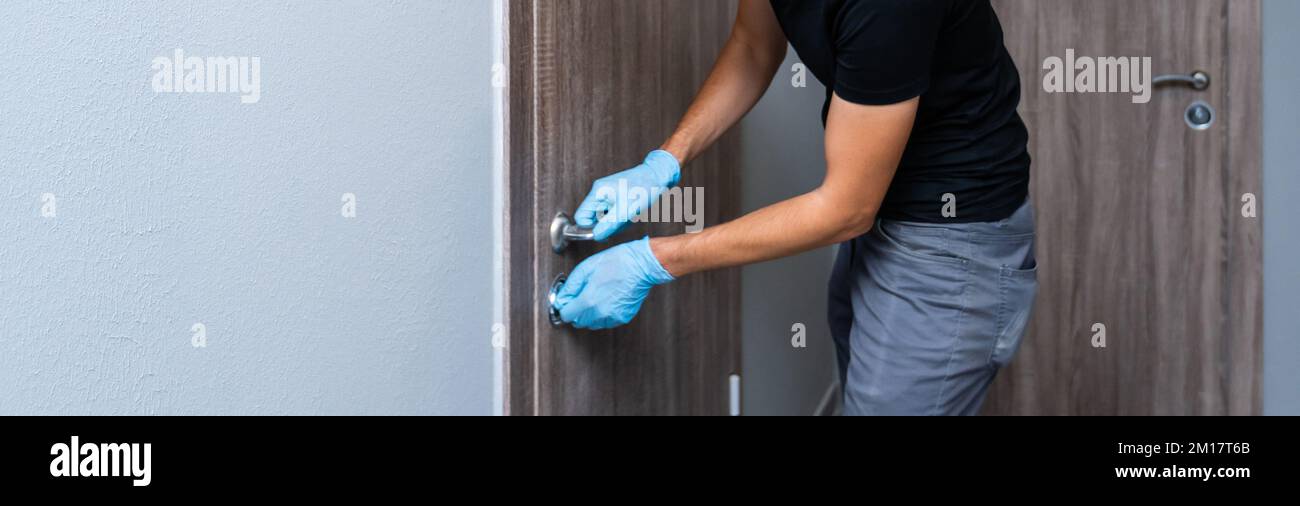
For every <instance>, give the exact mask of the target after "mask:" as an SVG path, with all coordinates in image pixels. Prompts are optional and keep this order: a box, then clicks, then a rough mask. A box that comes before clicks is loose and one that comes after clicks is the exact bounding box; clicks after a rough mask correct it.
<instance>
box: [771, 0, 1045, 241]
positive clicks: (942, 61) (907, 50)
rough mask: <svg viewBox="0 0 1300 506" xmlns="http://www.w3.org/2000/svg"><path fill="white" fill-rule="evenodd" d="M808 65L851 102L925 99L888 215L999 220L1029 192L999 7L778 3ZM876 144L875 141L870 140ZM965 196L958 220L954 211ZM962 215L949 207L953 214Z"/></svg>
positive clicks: (929, 2) (967, 2) (963, 0)
mask: <svg viewBox="0 0 1300 506" xmlns="http://www.w3.org/2000/svg"><path fill="white" fill-rule="evenodd" d="M771 2H772V7H773V9H775V10H776V15H777V17H778V18H779V19H780V22H781V26H782V28H783V29H784V30H785V34H786V37H787V38H788V39H789V40H790V44H791V45H792V46H794V49H795V51H797V52H798V53H799V57H800V58H801V59H802V60H803V63H804V65H806V66H807V67H808V69H809V70H811V71H812V73H813V75H815V76H816V77H817V79H818V80H820V81H821V82H822V83H823V84H825V85H826V88H827V90H826V97H827V98H826V107H825V109H823V111H822V120H823V121H825V119H826V113H827V111H829V108H830V99H831V95H832V93H834V94H836V95H839V97H840V98H842V99H844V100H847V101H849V102H853V103H857V104H863V105H887V104H895V103H899V102H903V101H906V100H910V99H912V98H915V97H918V96H919V97H921V100H920V105H919V110H918V111H917V118H916V125H915V126H914V127H913V130H912V136H911V139H910V140H909V141H908V143H907V150H906V151H905V152H904V154H903V159H902V163H900V164H899V167H898V173H897V175H896V176H895V177H894V182H893V184H892V185H891V186H890V188H889V193H888V195H887V196H886V197H885V202H884V204H883V207H882V208H881V211H880V217H881V218H886V219H892V220H904V221H919V222H927V223H944V222H956V223H971V222H985V221H998V220H1001V219H1005V218H1007V217H1008V216H1011V214H1012V213H1014V212H1015V211H1016V209H1018V208H1019V207H1020V206H1021V205H1022V204H1024V202H1025V199H1026V198H1027V197H1028V194H1029V162H1030V160H1029V151H1028V149H1027V144H1028V139H1029V133H1028V131H1027V130H1026V129H1025V124H1024V122H1023V121H1021V119H1020V115H1019V114H1018V113H1016V107H1017V106H1018V105H1019V104H1020V76H1019V73H1018V72H1017V70H1016V66H1015V63H1014V62H1013V61H1012V60H1011V55H1010V54H1009V53H1008V52H1007V49H1006V46H1004V45H1003V41H1002V25H1001V23H1000V22H999V21H998V18H997V14H996V13H994V12H993V7H992V6H991V5H990V4H989V0H771ZM863 142H871V139H863ZM948 194H951V195H952V196H953V197H955V211H956V213H955V217H945V216H944V207H945V204H948V203H950V202H951V201H952V200H953V199H952V198H951V197H947V195H948ZM952 209H953V207H952V206H950V207H949V210H952Z"/></svg>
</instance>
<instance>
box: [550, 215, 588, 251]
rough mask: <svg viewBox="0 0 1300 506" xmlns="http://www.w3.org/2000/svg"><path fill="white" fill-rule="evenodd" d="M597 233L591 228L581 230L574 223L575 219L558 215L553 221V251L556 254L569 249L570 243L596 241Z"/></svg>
mask: <svg viewBox="0 0 1300 506" xmlns="http://www.w3.org/2000/svg"><path fill="white" fill-rule="evenodd" d="M594 240H596V232H595V231H594V230H592V229H590V228H581V227H579V226H578V225H576V224H574V223H573V218H570V217H569V215H568V214H565V213H563V212H560V213H556V214H555V219H554V220H551V249H552V250H554V251H555V253H556V254H561V253H564V250H567V249H569V243H572V242H575V241H594Z"/></svg>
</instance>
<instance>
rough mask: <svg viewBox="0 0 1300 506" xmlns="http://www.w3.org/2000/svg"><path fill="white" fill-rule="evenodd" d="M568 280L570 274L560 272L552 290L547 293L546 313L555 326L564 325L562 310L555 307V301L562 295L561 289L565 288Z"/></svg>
mask: <svg viewBox="0 0 1300 506" xmlns="http://www.w3.org/2000/svg"><path fill="white" fill-rule="evenodd" d="M568 280H569V278H568V276H565V275H564V274H560V275H559V276H558V277H556V278H555V282H554V283H551V292H550V293H549V294H547V295H546V315H547V316H548V317H550V320H551V325H552V326H555V327H559V326H560V325H564V318H561V317H560V310H559V309H558V308H556V307H555V302H556V300H557V299H558V298H559V297H560V289H561V288H564V283H565V282H566V281H568Z"/></svg>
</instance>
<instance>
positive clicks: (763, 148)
mask: <svg viewBox="0 0 1300 506" xmlns="http://www.w3.org/2000/svg"><path fill="white" fill-rule="evenodd" d="M798 61H799V60H798V56H797V55H795V52H794V50H793V49H791V50H790V51H789V53H788V56H787V58H786V62H785V63H784V64H783V65H782V67H781V71H780V72H778V73H777V75H776V78H775V80H774V81H773V83H772V87H771V89H769V90H768V92H767V95H765V96H764V97H763V100H762V101H761V102H760V103H759V104H758V106H757V107H755V108H754V111H753V112H751V113H750V115H749V116H748V117H746V118H745V120H744V122H742V123H741V144H742V157H741V163H742V166H741V167H742V169H741V170H742V174H743V176H742V178H741V179H742V185H741V187H742V190H741V192H742V200H741V202H742V207H743V208H744V210H745V211H746V212H749V211H754V210H757V209H760V208H763V207H765V206H768V205H771V204H774V203H776V202H779V201H781V200H785V199H788V198H792V197H795V196H797V195H800V194H802V193H806V192H809V191H812V190H814V189H816V188H817V187H818V186H819V185H820V184H821V182H822V179H823V178H824V177H825V176H826V158H825V149H824V147H823V143H822V140H823V133H824V130H823V128H822V124H821V112H822V103H823V102H824V101H825V99H826V88H825V87H823V86H822V85H821V83H820V82H818V81H817V78H815V77H813V75H812V73H811V72H808V73H806V78H807V81H806V84H807V87H804V88H796V87H795V86H793V84H792V81H791V78H792V77H793V75H794V74H793V73H792V72H791V67H792V66H793V65H794V64H795V63H797V62H798ZM833 261H834V254H833V252H832V251H831V250H819V251H814V252H811V253H806V254H803V255H799V256H796V257H793V258H787V259H783V260H778V261H775V262H768V263H765V264H759V265H753V266H749V267H746V268H745V269H744V271H743V273H742V275H741V283H742V295H743V300H742V304H741V316H742V319H743V321H742V325H741V329H742V332H743V346H744V350H743V352H742V355H743V367H744V372H745V376H744V381H743V382H742V383H741V385H742V388H743V398H744V410H745V414H747V415H811V414H813V413H814V412H815V411H816V410H817V407H818V404H819V403H820V402H821V400H822V398H823V396H825V394H826V391H827V387H829V386H830V385H832V384H833V383H834V382H835V381H838V380H837V379H836V377H837V375H838V373H837V372H836V369H835V345H834V343H833V342H832V341H831V338H830V329H829V328H828V326H827V322H826V282H827V280H828V279H829V277H830V271H831V266H832V264H833ZM795 323H802V324H804V326H805V327H806V329H807V344H808V347H807V348H804V349H796V348H794V347H792V346H791V344H790V340H791V337H793V333H792V332H791V330H790V329H791V327H792V326H793V325H794V324H795Z"/></svg>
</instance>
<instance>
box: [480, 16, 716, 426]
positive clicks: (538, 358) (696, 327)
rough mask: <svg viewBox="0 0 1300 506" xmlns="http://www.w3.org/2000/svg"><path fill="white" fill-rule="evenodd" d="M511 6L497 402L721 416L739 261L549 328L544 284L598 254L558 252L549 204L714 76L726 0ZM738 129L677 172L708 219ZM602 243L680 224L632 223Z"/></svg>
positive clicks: (563, 202) (569, 206) (581, 186)
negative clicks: (620, 320) (504, 346)
mask: <svg viewBox="0 0 1300 506" xmlns="http://www.w3.org/2000/svg"><path fill="white" fill-rule="evenodd" d="M507 10H508V15H507V20H508V28H507V32H508V37H509V42H508V44H507V48H508V49H507V51H508V53H509V54H508V57H507V59H508V62H509V63H508V66H509V79H508V80H507V81H508V84H507V90H506V93H507V97H508V99H507V102H508V111H507V114H506V116H507V120H506V122H507V130H508V132H507V140H506V146H507V148H506V149H507V151H508V152H507V158H508V161H507V165H508V168H507V183H506V186H507V189H506V192H507V200H506V202H507V203H508V204H507V206H508V212H507V217H506V228H507V230H506V233H505V236H506V242H507V245H506V250H507V259H506V262H505V264H506V265H505V267H506V288H507V296H506V308H507V313H508V314H507V321H506V328H507V333H508V335H509V339H508V340H507V341H508V347H509V349H508V351H507V353H506V356H507V357H508V358H507V365H506V368H507V371H506V378H507V383H508V385H507V388H506V411H507V412H508V413H509V414H515V415H526V414H540V415H553V414H555V415H587V414H593V415H613V414H618V415H630V414H635V415H642V414H654V415H685V414H702V415H721V414H727V413H728V411H729V378H730V376H731V375H732V374H739V372H740V371H739V368H740V335H739V320H738V317H739V297H740V286H739V273H738V271H736V270H727V271H720V272H713V273H707V274H703V275H697V276H690V277H688V278H686V279H682V280H679V281H678V282H676V283H673V284H670V285H667V286H663V287H659V288H656V289H655V290H654V291H653V292H652V294H651V296H650V298H649V299H648V300H647V301H646V303H645V305H644V306H643V308H642V310H641V314H640V315H639V316H638V317H637V318H636V320H635V321H633V322H632V324H631V325H629V326H627V327H625V328H621V329H617V330H613V331H608V332H587V331H577V330H574V329H571V328H568V327H563V328H561V327H553V326H551V324H550V323H549V321H548V318H547V315H546V312H545V303H544V302H543V301H544V300H545V298H546V295H547V292H548V290H549V288H550V285H551V282H552V281H553V280H554V279H555V277H556V276H557V275H559V274H561V273H566V272H570V271H572V269H573V267H574V266H575V265H576V264H577V263H578V262H579V261H581V260H583V259H585V258H587V257H589V256H591V255H592V254H594V253H596V252H597V251H598V249H597V248H596V247H594V246H591V245H578V246H576V247H574V248H573V249H572V250H571V251H569V252H567V253H565V254H564V255H557V254H555V253H553V252H552V251H551V246H550V242H549V237H548V235H547V233H546V230H548V227H549V226H550V222H551V219H552V217H553V216H554V215H555V213H556V212H557V211H566V212H570V213H572V211H573V210H574V209H575V208H576V207H577V206H578V204H579V202H580V201H581V200H582V198H583V197H584V196H585V195H586V193H587V191H588V190H589V189H590V186H591V183H592V182H593V181H594V180H595V179H597V178H599V177H602V176H605V175H609V174H611V173H613V172H616V171H620V170H623V169H626V168H628V167H631V166H633V165H636V164H637V163H639V161H640V160H641V159H642V157H644V156H645V154H646V153H648V152H650V151H651V150H653V149H656V148H657V147H658V146H659V145H660V143H662V142H663V141H664V140H665V139H666V138H667V137H668V135H669V134H671V133H672V129H673V127H674V126H675V125H676V122H677V120H678V119H679V118H680V117H681V115H682V114H683V113H685V111H686V108H687V107H688V106H689V105H690V102H691V100H692V98H693V97H694V94H695V92H696V90H697V89H698V88H699V86H700V85H701V84H703V82H704V79H705V78H706V77H707V75H708V72H709V70H710V69H711V68H712V64H713V62H714V59H715V58H716V56H717V54H718V52H719V50H720V49H721V47H722V44H723V42H724V41H725V40H726V37H727V35H728V33H729V32H730V27H731V23H732V20H733V18H734V15H735V3H734V1H730V0H727V1H719V0H707V1H700V0H511V1H509V2H508V5H507ZM738 149H739V145H738V140H737V139H736V138H735V137H734V136H728V137H726V138H724V139H723V140H722V141H721V142H720V143H719V145H718V147H716V148H715V149H713V150H711V151H709V152H708V153H706V154H704V156H703V157H702V158H700V159H699V160H697V161H695V162H693V163H691V164H690V165H689V166H688V167H685V168H684V169H683V176H684V177H683V181H682V185H683V186H690V187H694V188H702V189H703V190H704V191H705V200H704V203H705V206H704V208H705V212H704V217H705V223H706V224H708V225H713V224H717V223H719V222H721V221H723V220H724V219H730V218H734V217H735V215H736V213H737V212H738V210H739V195H738V192H739V184H738V182H737V181H736V179H735V178H736V175H737V168H736V167H735V166H734V163H735V161H736V160H737V159H738V157H737V154H738ZM631 228H632V230H630V231H628V232H625V233H624V234H622V235H620V236H619V237H616V238H615V239H614V240H612V241H611V244H618V243H622V242H626V241H630V240H635V239H639V238H640V237H642V236H643V235H644V234H647V233H648V234H651V235H665V234H680V233H682V232H683V227H682V225H681V224H659V225H655V226H645V225H633V226H632V227H631Z"/></svg>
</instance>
